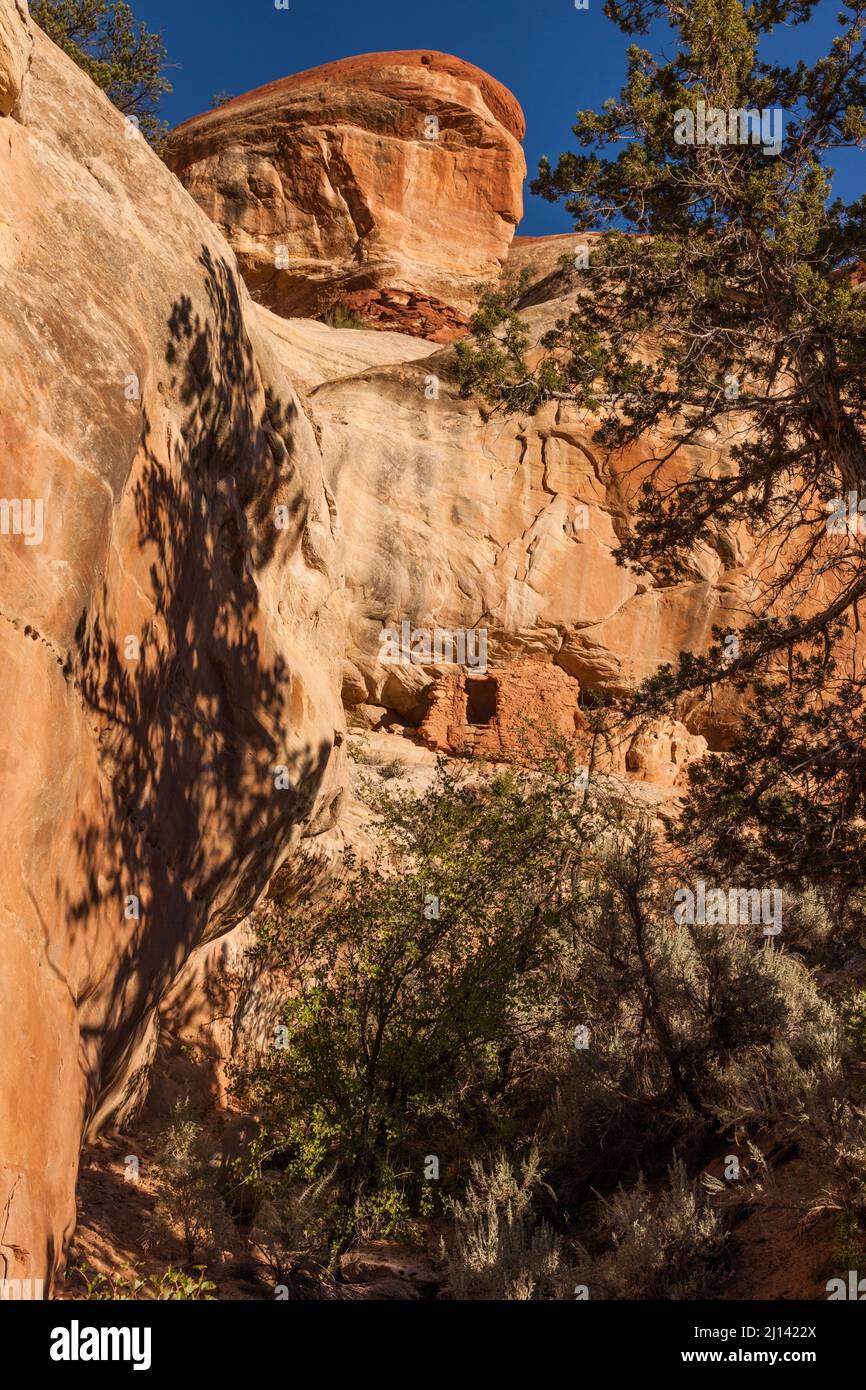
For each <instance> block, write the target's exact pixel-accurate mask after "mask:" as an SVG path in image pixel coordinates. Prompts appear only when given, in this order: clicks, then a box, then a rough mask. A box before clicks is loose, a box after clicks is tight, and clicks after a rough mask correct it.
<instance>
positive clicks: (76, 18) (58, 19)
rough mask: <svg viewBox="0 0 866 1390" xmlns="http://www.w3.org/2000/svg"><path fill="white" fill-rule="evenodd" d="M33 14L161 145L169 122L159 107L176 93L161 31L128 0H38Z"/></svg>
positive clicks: (147, 136)
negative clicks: (168, 95) (167, 70)
mask: <svg viewBox="0 0 866 1390" xmlns="http://www.w3.org/2000/svg"><path fill="white" fill-rule="evenodd" d="M31 12H32V15H33V18H34V19H35V20H36V23H37V24H39V25H40V26H41V28H43V29H44V30H45V32H46V34H47V35H48V37H49V38H50V39H53V41H54V43H56V44H57V45H58V47H59V48H62V49H63V51H64V53H67V54H68V55H69V57H70V58H72V59H73V60H74V61H75V62H76V63H77V64H78V66H79V67H80V68H83V70H84V71H85V72H86V73H87V75H88V77H90V78H91V79H92V80H93V81H94V82H95V83H96V85H97V86H98V87H101V88H102V90H103V91H104V92H105V93H106V95H107V96H108V97H109V99H110V100H111V101H112V102H113V103H114V105H115V106H116V107H117V109H118V110H119V111H122V112H123V114H124V115H125V116H129V117H131V118H134V119H135V120H136V121H137V123H138V126H139V129H140V130H141V133H142V135H144V137H145V139H146V140H148V141H149V143H150V144H152V145H153V146H154V148H155V149H157V150H158V149H160V148H161V146H162V144H163V142H164V140H165V132H166V130H167V129H168V126H167V123H166V122H164V121H161V120H160V119H159V116H158V114H157V108H158V105H159V100H160V97H161V96H162V95H163V93H165V92H170V91H171V84H170V83H169V82H168V81H167V79H166V77H165V66H166V50H165V47H164V45H163V42H162V39H161V37H160V35H159V34H152V33H150V31H149V30H148V28H147V26H146V25H145V24H143V23H142V22H141V21H139V20H136V18H135V16H134V15H133V13H132V10H131V9H130V7H129V6H128V5H127V4H125V3H124V2H123V0H36V3H35V4H34V5H33V6H32V10H31Z"/></svg>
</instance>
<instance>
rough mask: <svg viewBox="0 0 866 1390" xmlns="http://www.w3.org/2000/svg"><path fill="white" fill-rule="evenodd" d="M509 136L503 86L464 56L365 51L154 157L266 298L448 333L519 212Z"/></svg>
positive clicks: (494, 266) (221, 117)
mask: <svg viewBox="0 0 866 1390" xmlns="http://www.w3.org/2000/svg"><path fill="white" fill-rule="evenodd" d="M523 134H524V119H523V114H522V112H521V110H520V107H519V105H518V103H517V101H516V100H515V98H514V97H513V96H512V95H511V93H510V92H508V91H507V90H506V89H505V88H504V87H503V86H502V85H501V84H500V83H499V82H497V81H495V79H494V78H492V77H489V76H488V75H487V74H486V73H484V72H482V71H481V70H480V69H479V68H476V67H473V66H472V64H471V63H465V62H462V61H461V60H460V59H459V58H453V57H450V56H448V55H447V54H443V53H436V52H433V51H430V52H421V51H414V52H405V53H374V54H370V55H368V56H366V57H358V58H347V59H345V60H343V61H342V62H336V63H328V64H326V65H325V66H324V67H319V68H313V69H312V70H311V71H309V72H302V73H298V74H296V75H295V76H293V77H286V78H284V79H282V80H281V81H278V82H272V83H270V84H269V85H268V86H266V87H261V88H259V89H257V90H256V91H254V92H249V93H247V94H246V95H245V96H242V97H237V98H235V99H234V100H233V101H230V102H227V103H226V104H225V105H224V106H221V107H219V108H218V109H216V110H213V111H208V112H205V113H204V114H202V115H200V116H196V117H194V118H193V119H192V120H189V121H186V122H185V123H184V124H183V125H181V126H178V127H177V129H176V130H174V131H172V133H171V136H170V138H169V142H168V151H167V155H166V158H167V162H168V164H169V167H170V168H172V169H173V170H174V171H175V172H176V173H177V175H178V177H179V178H180V179H181V181H182V183H183V184H184V186H185V187H186V188H187V189H188V190H189V192H190V193H191V194H192V196H193V198H195V200H196V202H197V203H198V204H199V206H200V207H201V208H203V209H204V211H205V212H206V213H207V214H208V216H209V217H210V218H211V220H212V221H213V222H215V223H216V225H217V226H218V227H219V228H220V230H221V231H222V232H223V234H224V235H225V237H226V238H227V240H228V241H229V242H230V243H231V245H232V247H233V248H234V250H235V252H236V254H237V257H238V262H239V264H240V267H241V270H242V272H243V274H244V277H245V279H246V281H247V284H248V285H249V286H250V289H251V290H252V292H253V295H254V296H255V298H256V299H257V300H258V301H259V302H260V303H262V304H264V305H265V306H266V307H268V308H270V309H273V310H275V311H276V312H277V313H279V314H283V315H287V316H292V315H294V316H303V317H313V318H317V317H322V316H323V315H325V314H328V313H329V312H331V311H333V310H334V309H335V308H336V307H338V306H343V307H346V306H347V303H348V307H349V308H350V310H351V312H352V313H354V314H355V315H357V316H359V317H367V318H369V319H370V320H371V321H372V322H373V323H374V324H375V326H376V327H384V328H392V327H393V328H395V329H397V330H399V331H406V332H410V333H415V334H416V335H418V336H422V337H424V336H435V337H436V338H437V341H450V340H451V339H453V338H454V337H456V336H459V334H460V333H461V332H462V331H465V323H466V315H467V314H468V313H469V312H470V311H471V309H472V307H473V305H474V303H475V293H474V286H475V285H476V284H477V283H478V282H484V281H490V280H492V279H494V278H495V277H496V276H497V275H498V274H499V272H500V270H501V267H502V264H503V262H504V260H505V257H506V255H507V253H508V248H509V245H510V243H511V239H512V237H513V235H514V229H515V227H516V225H517V223H518V222H519V221H520V218H521V216H522V189H523V179H524V175H525V172H526V164H525V160H524V156H523V150H522V147H521V140H522V138H523ZM407 296H412V297H413V298H412V300H411V301H410V300H409V299H407ZM401 301H402V302H401ZM443 335H445V336H443ZM448 335H450V337H449V336H448Z"/></svg>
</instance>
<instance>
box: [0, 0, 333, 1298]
mask: <svg viewBox="0 0 866 1390" xmlns="http://www.w3.org/2000/svg"><path fill="white" fill-rule="evenodd" d="M33 38H34V39H35V43H34V47H33V56H32V64H31V66H30V69H29V71H27V63H28V58H29V48H30V43H31V35H30V32H29V30H28V26H27V24H26V21H25V17H24V15H23V12H22V10H21V9H20V7H19V6H18V5H17V4H16V3H15V0H0V110H2V111H4V112H13V111H14V112H15V113H16V116H15V117H13V116H12V115H11V114H6V115H3V116H0V701H2V708H3V722H2V730H0V777H2V795H0V840H2V844H3V846H4V855H3V861H2V868H0V880H2V881H0V1018H2V1020H3V1039H4V1043H3V1048H2V1052H0V1278H13V1277H22V1278H27V1277H31V1276H33V1277H43V1278H45V1277H47V1278H49V1279H50V1278H51V1276H52V1275H53V1274H54V1273H55V1272H56V1270H57V1268H58V1266H59V1265H60V1263H61V1262H62V1258H63V1252H64V1246H65V1244H66V1242H67V1241H68V1238H69V1235H70V1232H71V1230H72V1225H73V1220H74V1187H75V1177H76V1168H77V1162H78V1152H79V1146H80V1143H81V1139H82V1135H83V1134H85V1133H92V1132H94V1130H95V1129H96V1128H97V1127H98V1126H99V1124H100V1122H101V1119H102V1118H103V1117H104V1116H105V1115H106V1114H107V1113H109V1112H111V1111H116V1110H117V1109H118V1107H119V1106H120V1107H122V1106H123V1104H124V1103H125V1101H126V1100H127V1099H129V1098H132V1097H133V1096H134V1094H135V1092H136V1090H137V1072H138V1070H139V1068H140V1067H141V1066H142V1065H143V1063H144V1062H145V1061H146V1059H147V1057H148V1055H149V1053H150V1051H151V1050H152V1030H153V1023H154V1019H155V1015H156V1009H157V1006H158V1004H159V1001H160V999H161V997H162V995H163V993H164V992H165V990H166V988H167V987H168V985H169V984H170V983H171V982H172V981H173V980H174V978H175V977H176V975H177V974H178V971H179V970H180V969H181V967H182V965H183V962H184V960H185V959H186V958H187V956H188V955H189V954H190V952H191V951H192V949H193V948H194V947H195V946H196V944H197V943H200V942H201V941H203V940H206V939H209V938H211V937H214V936H216V935H217V934H219V933H222V932H225V931H227V930H228V929H229V928H231V927H232V926H233V925H234V924H235V923H237V922H240V921H242V920H243V918H244V917H245V916H246V914H247V913H248V911H249V909H250V908H251V906H252V905H253V903H254V902H255V901H256V899H257V898H258V896H259V895H260V893H261V892H262V890H263V889H264V888H265V886H266V885H267V883H268V880H269V878H270V877H271V875H272V874H273V873H274V871H275V870H276V869H277V868H278V867H279V865H280V864H281V863H282V862H283V861H284V860H286V859H287V857H288V859H289V864H291V862H293V858H294V854H293V852H294V850H295V848H296V846H297V845H298V843H299V841H300V840H301V839H302V837H304V836H311V837H313V838H315V836H316V835H317V834H318V833H319V832H322V831H324V830H326V829H327V827H328V826H329V825H330V824H331V823H332V822H333V820H334V818H335V813H336V802H337V798H338V795H339V789H340V785H341V780H342V774H341V771H340V764H341V757H342V755H341V754H340V752H339V751H337V752H336V753H335V751H334V750H335V747H336V746H337V745H339V744H340V742H341V741H342V727H343V716H342V710H341V708H340V703H339V677H340V669H339V668H340V661H339V653H340V648H341V640H342V639H341V631H340V625H339V623H340V620H338V618H337V616H336V614H335V611H334V610H333V608H332V597H333V594H334V591H335V588H336V587H338V584H339V567H338V562H337V555H336V545H335V537H334V525H335V513H334V510H333V500H332V498H330V496H329V494H328V490H327V487H326V485H325V482H324V478H323V472H322V464H321V458H320V454H319V450H318V445H317V442H316V438H315V434H314V431H313V428H312V426H311V424H310V422H309V420H308V419H307V417H306V416H305V414H304V411H303V408H302V406H301V404H300V402H299V400H298V398H297V396H296V395H295V393H294V390H293V388H292V386H291V384H290V382H289V381H288V379H287V378H286V376H285V373H284V371H283V369H282V367H281V366H280V364H279V362H278V361H277V358H276V356H275V354H274V353H273V352H272V350H271V345H270V341H269V340H267V341H262V342H261V343H259V342H257V341H256V333H257V332H258V329H257V325H256V324H255V323H253V322H252V321H250V324H249V331H248V307H249V300H248V295H247V292H246V289H245V288H244V285H243V282H242V280H241V279H240V277H239V275H238V273H237V267H236V263H235V260H234V256H233V254H232V252H231V251H230V249H229V248H228V246H227V245H226V244H225V243H224V241H223V240H222V238H221V237H220V235H219V233H218V232H217V231H216V229H215V228H214V227H213V226H212V224H211V223H210V222H209V221H208V219H207V218H206V217H205V216H204V214H203V213H202V212H201V211H200V210H199V209H198V208H197V207H196V205H195V203H194V202H193V201H192V200H191V199H190V198H188V197H187V195H186V194H185V192H184V191H183V189H182V188H181V187H180V186H179V184H178V183H177V181H176V179H175V178H174V176H173V175H172V174H171V173H170V172H169V171H168V170H167V169H166V168H165V167H164V165H163V164H162V163H161V162H160V160H159V159H158V158H157V157H156V156H155V155H154V154H153V153H152V151H151V150H150V149H149V148H148V147H147V145H146V144H145V143H144V142H143V141H142V139H141V138H140V136H138V135H137V134H136V132H135V131H134V129H133V128H132V127H131V126H130V125H129V124H128V123H127V122H126V121H125V119H124V118H123V117H122V116H121V115H120V114H119V113H118V112H117V111H116V110H115V109H114V107H113V106H111V105H110V103H109V102H108V101H107V100H106V99H105V98H104V97H103V96H102V94H101V93H99V92H98V91H97V90H96V88H95V87H94V86H93V85H92V83H91V82H90V81H89V79H88V78H86V77H85V76H84V74H83V73H81V72H80V71H79V69H78V68H77V67H75V66H74V65H73V63H71V62H70V61H69V60H68V59H67V58H66V57H65V56H63V55H62V54H61V53H60V52H59V51H58V50H57V49H56V48H54V46H53V45H52V44H50V43H49V42H48V40H47V39H45V37H44V36H43V35H42V34H41V33H40V32H39V31H38V30H35V27H34V33H33ZM22 83H23V94H22Z"/></svg>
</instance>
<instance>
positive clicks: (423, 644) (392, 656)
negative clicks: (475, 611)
mask: <svg viewBox="0 0 866 1390" xmlns="http://www.w3.org/2000/svg"><path fill="white" fill-rule="evenodd" d="M379 660H380V661H381V662H382V664H383V665H384V666H466V667H468V668H469V669H470V670H472V671H481V672H486V671H487V629H486V628H483V627H482V628H469V629H468V630H467V629H466V628H453V629H452V628H444V627H437V628H433V629H432V630H431V629H430V628H425V627H416V628H413V626H412V624H411V623H409V622H404V623H401V625H400V627H399V628H396V627H386V628H385V630H384V632H382V633H381V635H380V637H379Z"/></svg>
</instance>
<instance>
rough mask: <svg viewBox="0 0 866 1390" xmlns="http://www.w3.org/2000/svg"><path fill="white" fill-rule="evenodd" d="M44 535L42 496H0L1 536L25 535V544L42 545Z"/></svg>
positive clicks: (43, 504)
mask: <svg viewBox="0 0 866 1390" xmlns="http://www.w3.org/2000/svg"><path fill="white" fill-rule="evenodd" d="M44 535H45V503H44V501H43V500H42V498H41V497H37V498H33V497H24V498H21V497H0V536H23V537H24V544H25V545H41V544H42V538H43V536H44Z"/></svg>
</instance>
